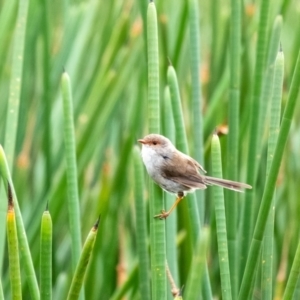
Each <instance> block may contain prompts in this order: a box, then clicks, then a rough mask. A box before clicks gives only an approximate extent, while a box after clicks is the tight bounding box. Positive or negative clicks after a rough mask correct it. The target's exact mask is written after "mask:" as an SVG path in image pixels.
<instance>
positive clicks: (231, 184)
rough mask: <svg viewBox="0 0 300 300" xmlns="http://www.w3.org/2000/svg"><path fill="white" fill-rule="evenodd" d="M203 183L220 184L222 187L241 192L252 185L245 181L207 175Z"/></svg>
mask: <svg viewBox="0 0 300 300" xmlns="http://www.w3.org/2000/svg"><path fill="white" fill-rule="evenodd" d="M205 184H206V185H217V186H221V187H223V188H226V189H229V190H233V191H236V192H243V191H244V189H252V186H251V185H249V184H246V183H242V182H236V181H232V180H227V179H222V178H215V177H209V176H205Z"/></svg>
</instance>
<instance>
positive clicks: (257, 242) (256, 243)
mask: <svg viewBox="0 0 300 300" xmlns="http://www.w3.org/2000/svg"><path fill="white" fill-rule="evenodd" d="M299 88H300V52H299V53H298V58H297V63H296V66H295V70H294V74H293V79H292V83H291V87H290V92H289V96H288V101H287V104H286V107H285V110H284V114H283V117H282V121H281V127H280V131H279V136H278V141H277V143H276V148H275V153H274V158H273V161H272V164H271V167H270V173H269V176H268V177H267V181H266V185H265V190H264V194H263V198H262V201H261V205H260V208H259V213H258V217H257V222H256V225H255V229H254V234H253V239H252V242H251V246H250V250H249V256H248V259H247V264H246V269H245V273H244V276H243V280H242V285H241V289H240V292H239V298H238V299H240V300H242V299H247V298H248V297H249V296H250V294H251V291H252V289H251V284H252V282H253V279H254V275H255V268H256V265H257V262H258V260H259V253H260V250H261V244H262V239H263V235H264V231H265V228H266V223H267V219H268V215H269V211H270V208H271V204H272V199H273V195H274V190H275V184H276V179H277V176H278V172H279V167H280V163H281V159H282V155H283V151H284V148H285V144H286V141H287V138H288V133H289V130H290V127H291V123H292V118H293V113H294V110H295V105H296V100H297V97H298V92H299Z"/></svg>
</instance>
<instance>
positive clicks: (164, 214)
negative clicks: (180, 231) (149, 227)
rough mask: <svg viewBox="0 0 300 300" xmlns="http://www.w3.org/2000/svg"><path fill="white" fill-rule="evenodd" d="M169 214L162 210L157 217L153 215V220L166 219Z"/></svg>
mask: <svg viewBox="0 0 300 300" xmlns="http://www.w3.org/2000/svg"><path fill="white" fill-rule="evenodd" d="M169 214H170V213H169V212H168V211H165V210H162V211H161V213H160V214H159V215H155V216H154V218H155V219H160V220H163V219H166V218H167V217H168V216H169Z"/></svg>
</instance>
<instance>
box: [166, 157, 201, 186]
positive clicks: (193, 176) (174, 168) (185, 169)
mask: <svg viewBox="0 0 300 300" xmlns="http://www.w3.org/2000/svg"><path fill="white" fill-rule="evenodd" d="M182 154H183V153H180V154H178V153H177V152H176V153H174V156H173V158H172V159H170V160H168V161H167V163H166V164H165V165H164V167H163V168H162V172H163V176H165V177H166V178H168V179H170V180H173V181H175V182H177V183H179V184H182V185H184V186H187V187H189V188H198V189H199V188H200V189H205V188H206V185H205V183H204V182H205V180H204V176H203V175H201V174H199V173H198V169H203V168H202V167H201V166H200V164H199V163H198V162H197V161H195V160H194V159H192V158H191V157H189V156H187V155H185V154H184V155H182Z"/></svg>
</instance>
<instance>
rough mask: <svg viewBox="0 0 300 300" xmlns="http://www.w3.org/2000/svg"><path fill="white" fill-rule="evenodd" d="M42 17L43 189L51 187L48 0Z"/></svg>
mask: <svg viewBox="0 0 300 300" xmlns="http://www.w3.org/2000/svg"><path fill="white" fill-rule="evenodd" d="M41 2H42V9H43V16H44V17H43V18H42V22H43V24H42V27H43V71H44V72H43V91H44V94H43V100H44V101H43V102H44V103H43V104H44V111H43V115H44V120H45V123H44V124H45V133H44V135H43V139H44V152H45V160H46V176H45V191H47V190H49V189H50V188H51V178H52V176H51V161H52V160H51V149H52V142H51V140H52V139H51V120H50V119H51V97H50V92H51V87H50V74H51V71H50V59H51V55H50V32H49V31H50V30H49V13H50V11H49V0H42V1H41Z"/></svg>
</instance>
